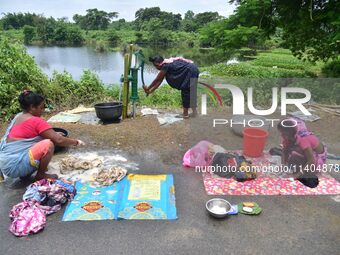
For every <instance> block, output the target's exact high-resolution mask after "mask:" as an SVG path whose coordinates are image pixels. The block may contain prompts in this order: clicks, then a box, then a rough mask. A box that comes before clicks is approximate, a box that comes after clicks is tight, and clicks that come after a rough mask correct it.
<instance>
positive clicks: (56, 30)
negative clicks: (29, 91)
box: [0, 7, 221, 45]
mask: <svg viewBox="0 0 340 255" xmlns="http://www.w3.org/2000/svg"><path fill="white" fill-rule="evenodd" d="M118 15H119V14H118V12H106V11H102V10H98V9H96V8H95V9H88V10H87V11H86V14H85V15H79V14H75V15H74V16H73V17H72V21H69V20H68V19H67V18H59V19H55V18H53V17H49V18H46V17H44V16H43V15H42V14H35V13H5V14H4V16H3V17H2V18H1V20H0V25H1V27H2V29H3V30H10V29H23V31H24V41H25V43H26V44H30V43H32V41H33V40H38V41H41V42H42V43H43V44H67V45H81V44H82V43H83V42H84V40H85V39H84V33H83V32H82V30H84V31H85V33H86V32H87V31H89V30H110V32H112V34H111V35H110V36H109V38H108V39H109V41H112V44H115V42H116V41H117V40H118V38H117V36H116V35H115V31H117V30H123V29H124V30H135V31H136V34H135V35H136V40H137V41H138V42H141V43H149V42H156V43H167V42H168V38H167V37H169V35H167V34H168V33H169V31H183V32H197V31H198V30H199V29H200V28H201V27H203V26H205V25H206V24H207V23H209V22H212V21H215V20H218V19H220V18H221V17H220V16H219V15H218V13H217V12H204V13H197V14H195V13H194V12H192V11H188V12H187V13H186V14H185V15H184V18H183V19H182V15H181V14H174V13H172V12H166V11H162V10H161V9H160V8H159V7H151V8H141V9H139V10H137V12H136V13H135V20H134V21H130V22H129V21H126V20H125V19H118V20H117V18H118ZM144 32H148V37H147V39H146V38H143V33H144ZM144 37H146V36H144Z"/></svg>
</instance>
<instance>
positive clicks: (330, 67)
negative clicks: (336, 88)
mask: <svg viewBox="0 0 340 255" xmlns="http://www.w3.org/2000/svg"><path fill="white" fill-rule="evenodd" d="M321 71H322V74H323V75H324V76H326V77H336V78H339V77H340V59H337V60H333V61H330V62H328V63H327V64H325V65H324V66H323V67H322V69H321Z"/></svg>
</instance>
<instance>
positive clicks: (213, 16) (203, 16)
mask: <svg viewBox="0 0 340 255" xmlns="http://www.w3.org/2000/svg"><path fill="white" fill-rule="evenodd" d="M219 18H220V15H218V12H202V13H198V14H196V15H195V17H194V20H195V24H196V26H197V27H203V26H205V25H206V24H208V23H210V22H212V21H216V20H218V19H219Z"/></svg>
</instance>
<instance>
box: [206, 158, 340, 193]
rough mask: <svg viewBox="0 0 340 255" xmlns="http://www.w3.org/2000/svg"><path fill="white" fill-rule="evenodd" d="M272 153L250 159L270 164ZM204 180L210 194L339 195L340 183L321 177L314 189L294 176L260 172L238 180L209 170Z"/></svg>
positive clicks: (324, 175) (254, 163) (258, 162)
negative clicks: (284, 176) (255, 175)
mask: <svg viewBox="0 0 340 255" xmlns="http://www.w3.org/2000/svg"><path fill="white" fill-rule="evenodd" d="M270 157H271V156H270V155H268V154H265V155H264V156H263V157H261V158H256V159H250V160H251V161H252V162H253V165H256V166H260V167H261V166H266V165H268V164H270ZM202 174H203V182H204V186H205V190H206V192H207V194H208V195H339V194H340V183H339V182H338V181H336V180H335V179H334V178H332V177H331V176H329V175H326V174H323V175H322V176H321V177H319V185H318V186H317V187H316V188H314V189H312V188H308V187H306V186H304V185H303V184H302V183H300V182H299V181H297V180H294V179H293V178H279V177H278V176H275V175H271V174H268V173H265V174H263V173H259V176H258V177H257V178H256V179H255V180H251V181H245V182H237V181H236V180H234V179H226V178H222V177H219V176H217V175H214V174H211V173H209V172H203V173H202Z"/></svg>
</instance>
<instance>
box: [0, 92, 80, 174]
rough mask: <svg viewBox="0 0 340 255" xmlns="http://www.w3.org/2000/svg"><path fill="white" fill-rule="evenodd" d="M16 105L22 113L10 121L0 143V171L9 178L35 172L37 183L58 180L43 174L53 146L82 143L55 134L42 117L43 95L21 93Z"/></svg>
mask: <svg viewBox="0 0 340 255" xmlns="http://www.w3.org/2000/svg"><path fill="white" fill-rule="evenodd" d="M19 103H20V106H21V108H22V110H23V111H22V113H19V114H17V115H16V116H15V118H14V119H13V120H12V122H11V123H10V125H9V126H8V128H7V131H6V133H5V135H4V137H3V138H2V140H1V143H0V171H1V172H2V173H4V174H5V175H7V176H9V177H12V178H16V177H26V176H30V175H31V174H32V173H33V172H35V171H37V174H36V176H35V179H36V180H40V179H43V178H58V177H57V176H56V175H49V174H46V173H45V172H46V171H47V166H48V164H49V162H50V161H51V159H52V156H53V152H54V146H55V145H58V146H64V147H66V146H72V145H73V146H80V145H84V143H83V142H82V141H81V140H77V139H71V138H67V137H64V136H62V135H61V134H59V133H57V132H55V131H54V130H53V129H52V127H51V126H50V125H49V124H48V123H47V122H46V121H45V120H44V119H42V118H41V115H42V114H43V112H44V110H45V107H44V104H45V100H44V97H43V96H41V95H39V94H36V93H34V92H32V91H24V92H23V93H22V94H21V95H20V96H19Z"/></svg>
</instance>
